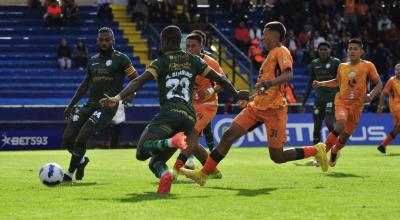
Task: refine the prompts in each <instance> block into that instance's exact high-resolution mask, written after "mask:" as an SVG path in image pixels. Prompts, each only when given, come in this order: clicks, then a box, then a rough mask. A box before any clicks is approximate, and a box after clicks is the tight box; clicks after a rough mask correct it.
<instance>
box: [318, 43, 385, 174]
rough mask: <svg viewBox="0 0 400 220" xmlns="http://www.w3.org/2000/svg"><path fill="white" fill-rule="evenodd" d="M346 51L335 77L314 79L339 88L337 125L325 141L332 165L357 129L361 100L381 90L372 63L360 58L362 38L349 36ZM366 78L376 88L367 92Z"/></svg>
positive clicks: (336, 105)
mask: <svg viewBox="0 0 400 220" xmlns="http://www.w3.org/2000/svg"><path fill="white" fill-rule="evenodd" d="M347 53H348V58H349V62H346V63H341V64H340V65H339V68H338V73H337V77H336V79H333V80H329V81H321V82H319V81H314V82H313V87H314V88H319V87H337V86H339V89H340V90H339V92H338V93H337V94H336V97H335V118H336V126H335V129H334V130H333V131H332V132H330V133H329V135H328V137H327V138H326V140H325V145H326V152H328V151H329V150H332V151H331V157H330V160H329V164H330V166H331V167H334V166H335V165H336V162H337V155H338V152H339V151H340V149H342V148H343V147H344V146H345V144H346V142H347V140H348V139H349V137H350V136H351V134H352V133H353V132H354V130H355V129H356V127H357V124H358V121H359V120H360V117H361V113H362V111H363V108H364V103H368V102H371V100H372V99H373V98H374V97H375V96H376V95H377V94H379V93H380V92H381V90H382V82H381V80H380V78H379V75H378V72H377V71H376V68H375V65H374V64H373V63H371V62H369V61H366V60H362V59H361V56H362V55H363V54H364V50H363V45H362V42H361V40H359V39H350V40H349V42H348V45H347ZM368 79H369V80H372V81H374V82H375V87H374V88H373V89H372V91H371V92H370V93H368V94H366V92H367V83H368V81H367V80H368Z"/></svg>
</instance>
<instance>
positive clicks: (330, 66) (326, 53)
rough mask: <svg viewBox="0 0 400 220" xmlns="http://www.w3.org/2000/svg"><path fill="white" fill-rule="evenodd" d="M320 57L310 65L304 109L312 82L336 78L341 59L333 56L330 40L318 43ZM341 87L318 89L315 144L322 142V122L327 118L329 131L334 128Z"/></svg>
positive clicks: (315, 112)
mask: <svg viewBox="0 0 400 220" xmlns="http://www.w3.org/2000/svg"><path fill="white" fill-rule="evenodd" d="M318 55H319V58H317V59H315V60H313V61H312V62H311V64H310V66H309V73H310V80H309V82H308V86H307V90H306V93H305V95H304V100H303V105H302V109H303V111H304V109H305V104H306V103H307V99H308V96H309V95H310V92H311V89H312V82H313V81H314V80H317V81H327V80H332V79H335V78H336V74H337V69H338V66H339V64H340V60H339V59H337V58H335V57H332V56H331V44H330V43H329V42H321V43H320V44H319V45H318ZM338 91H339V88H338V87H336V88H327V87H321V88H318V89H316V95H315V101H314V108H313V120H314V133H313V144H317V143H319V142H321V129H322V122H323V121H324V119H325V124H326V127H328V130H329V131H332V130H333V128H334V120H335V116H334V106H333V105H334V104H333V103H334V99H335V95H336V93H337V92H338Z"/></svg>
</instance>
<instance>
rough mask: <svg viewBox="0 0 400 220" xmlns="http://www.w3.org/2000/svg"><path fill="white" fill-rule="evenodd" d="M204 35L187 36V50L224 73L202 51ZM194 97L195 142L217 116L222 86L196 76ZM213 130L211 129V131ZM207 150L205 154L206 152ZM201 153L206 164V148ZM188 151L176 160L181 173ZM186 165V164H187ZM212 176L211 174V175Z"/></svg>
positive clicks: (221, 72)
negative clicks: (195, 118) (219, 93)
mask: <svg viewBox="0 0 400 220" xmlns="http://www.w3.org/2000/svg"><path fill="white" fill-rule="evenodd" d="M203 39H204V38H203V37H202V36H201V35H200V34H198V32H194V33H191V34H189V35H188V36H187V38H186V50H187V52H189V53H191V54H193V55H197V56H200V57H201V58H202V59H203V60H204V61H205V62H206V64H207V65H208V66H209V67H210V68H211V69H213V70H214V71H215V72H217V73H218V74H223V71H222V68H221V67H220V65H219V64H218V62H217V61H216V60H214V59H213V58H212V57H210V56H208V55H205V54H203V53H201V51H202V48H203ZM194 89H195V90H194V97H193V107H194V110H195V111H196V117H197V121H196V124H195V126H194V130H195V132H196V134H197V135H194V136H193V138H194V140H193V142H198V140H199V137H200V135H201V133H202V131H203V130H204V128H205V127H206V126H207V125H208V124H210V122H211V120H212V119H213V118H214V117H215V115H216V114H217V110H218V92H220V90H221V89H220V87H219V86H218V85H215V84H214V83H213V82H212V81H211V80H209V79H207V78H205V77H203V76H196V81H195V87H194ZM210 132H211V131H210ZM199 147H200V149H198V150H197V151H201V150H204V148H203V146H201V145H200V144H199ZM204 152H205V154H204ZM204 152H203V153H201V155H198V156H204V158H199V159H200V162H201V163H202V164H203V165H204V163H205V162H206V159H207V156H208V154H207V152H206V151H205V150H204ZM187 154H188V152H181V153H180V154H179V156H178V158H177V160H176V162H175V165H174V170H175V171H177V172H178V173H179V169H180V168H181V167H182V166H183V165H184V164H185V163H186V161H187V160H188V156H189V155H187ZM185 167H186V166H185ZM189 169H190V168H189ZM210 177H211V176H210ZM212 177H213V178H220V177H221V173H220V172H219V171H217V170H215V173H213V175H212Z"/></svg>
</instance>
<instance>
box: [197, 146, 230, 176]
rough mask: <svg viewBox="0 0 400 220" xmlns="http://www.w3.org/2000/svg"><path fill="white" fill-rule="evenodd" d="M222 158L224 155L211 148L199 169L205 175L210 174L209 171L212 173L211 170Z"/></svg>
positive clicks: (213, 169)
mask: <svg viewBox="0 0 400 220" xmlns="http://www.w3.org/2000/svg"><path fill="white" fill-rule="evenodd" d="M222 159H224V156H222V155H221V154H219V153H218V151H217V150H213V151H212V152H211V154H210V156H208V158H207V160H206V163H205V164H204V166H203V168H202V169H201V171H202V172H203V173H205V174H207V175H210V173H213V171H215V168H216V167H217V165H218V163H219V162H220V161H221V160H222Z"/></svg>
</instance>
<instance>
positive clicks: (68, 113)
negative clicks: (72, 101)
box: [64, 105, 74, 120]
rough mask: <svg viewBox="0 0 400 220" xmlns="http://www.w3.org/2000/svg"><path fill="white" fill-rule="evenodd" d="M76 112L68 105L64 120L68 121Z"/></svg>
mask: <svg viewBox="0 0 400 220" xmlns="http://www.w3.org/2000/svg"><path fill="white" fill-rule="evenodd" d="M73 110H74V106H71V105H68V106H67V107H66V108H65V110H64V119H65V120H68V119H69V118H70V117H71V114H72V112H73Z"/></svg>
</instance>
